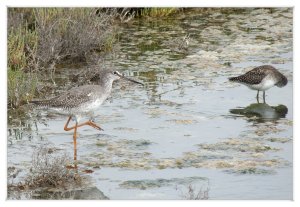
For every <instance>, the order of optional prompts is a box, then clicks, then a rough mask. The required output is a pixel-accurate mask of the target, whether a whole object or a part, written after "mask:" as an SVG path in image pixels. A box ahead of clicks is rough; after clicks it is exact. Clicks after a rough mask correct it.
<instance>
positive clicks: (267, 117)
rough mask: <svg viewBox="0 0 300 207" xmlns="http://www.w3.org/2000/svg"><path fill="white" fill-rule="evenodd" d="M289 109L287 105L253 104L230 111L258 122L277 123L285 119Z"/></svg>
mask: <svg viewBox="0 0 300 207" xmlns="http://www.w3.org/2000/svg"><path fill="white" fill-rule="evenodd" d="M287 112H288V108H287V107H286V106H285V105H281V104H280V105H278V106H270V105H268V104H266V103H253V104H250V105H249V106H247V107H244V108H242V107H240V108H236V109H230V113H232V114H236V115H241V116H245V117H248V118H255V119H251V120H253V121H257V122H266V121H276V120H278V119H280V118H285V116H286V114H287Z"/></svg>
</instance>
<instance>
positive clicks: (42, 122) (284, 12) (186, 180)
mask: <svg viewBox="0 0 300 207" xmlns="http://www.w3.org/2000/svg"><path fill="white" fill-rule="evenodd" d="M121 32H122V36H121V37H122V38H121V39H120V41H121V51H120V54H119V56H118V58H116V59H112V60H107V61H106V62H105V64H106V65H104V67H113V68H115V69H117V70H119V71H122V72H124V73H125V74H126V75H127V76H133V77H134V78H135V79H139V80H142V81H143V82H144V83H145V86H144V87H140V86H136V85H132V84H130V83H125V82H122V81H120V82H117V83H115V84H114V89H113V92H112V94H111V98H110V99H109V100H108V101H106V102H105V103H104V104H103V105H102V106H101V107H100V108H99V109H98V110H97V111H95V121H96V122H97V123H99V124H100V125H101V127H102V128H103V129H104V131H102V132H99V131H96V130H94V129H93V128H87V127H86V128H80V129H79V138H78V139H77V148H78V151H77V156H78V157H77V160H78V170H79V172H80V173H81V174H85V176H88V177H90V179H91V182H92V185H93V186H96V187H97V188H98V189H99V190H100V191H102V192H103V193H104V195H105V196H107V197H108V198H109V199H190V198H191V196H190V195H189V193H188V191H189V187H190V186H191V188H192V189H193V190H194V193H195V194H197V193H198V192H200V193H202V194H203V193H205V192H206V193H207V194H208V198H209V199H292V195H293V193H292V187H293V179H292V169H293V163H292V162H293V157H292V155H293V153H292V149H293V148H292V146H293V137H292V134H293V131H292V125H293V105H292V103H293V99H292V98H293V68H292V66H293V65H292V58H293V57H292V52H293V49H292V10H291V9H272V10H268V9H256V10H254V9H246V10H237V11H235V12H228V11H227V10H221V11H220V10H211V11H209V12H202V13H201V12H200V11H198V12H197V11H196V12H195V11H194V12H187V13H184V14H180V15H177V16H176V17H173V18H172V19H168V20H157V21H145V20H144V21H143V20H140V21H134V22H133V23H131V24H128V25H126V26H124V27H123V28H122V31H121ZM186 34H190V38H191V40H190V42H189V46H188V49H185V50H182V48H178V43H176V41H178V40H179V41H182V38H183V37H184V36H185V35H186ZM263 64H272V65H273V66H274V67H276V68H278V69H279V70H280V71H281V72H282V73H284V74H285V75H286V76H287V77H288V80H289V82H288V84H287V86H285V87H284V88H277V87H273V88H271V89H270V90H268V91H267V92H266V94H267V97H266V101H267V104H268V105H266V107H265V108H259V110H260V111H259V112H261V113H260V114H259V113H258V114H257V113H256V114H255V115H252V116H246V115H245V114H235V113H231V112H232V110H233V109H242V110H246V109H244V108H246V107H248V106H250V105H251V104H256V98H255V96H256V92H255V91H251V90H249V89H248V88H246V87H245V86H242V85H239V84H235V83H230V82H228V80H227V79H228V77H231V76H235V75H238V74H241V73H243V72H245V71H248V70H249V69H251V68H253V67H255V66H258V65H263ZM78 70H81V69H78V68H68V69H62V71H63V72H62V74H61V75H60V77H57V78H58V79H61V80H64V79H65V80H68V76H69V75H71V74H73V73H77V72H78ZM82 70H84V68H82ZM278 105H284V106H285V107H286V108H287V109H288V111H287V113H286V114H285V113H284V115H280V116H279V115H278V114H277V112H276V111H273V110H272V109H273V108H272V107H276V106H278ZM252 106H253V105H252ZM248 108H249V107H248ZM255 110H256V111H257V108H256V109H255ZM26 114H27V115H26V117H27V118H26V119H25V121H23V120H22V121H21V120H20V118H18V117H14V116H13V115H11V117H9V123H10V124H9V126H8V130H9V131H8V135H9V136H8V155H7V156H8V167H10V166H14V167H15V168H17V169H20V170H21V173H19V174H18V176H17V177H16V178H15V181H14V182H17V181H19V180H22V178H24V176H26V173H28V169H29V166H30V163H31V155H32V152H33V150H34V149H35V148H36V147H38V146H40V145H41V144H45V145H51V146H52V147H53V148H54V149H58V151H64V152H65V151H67V152H68V153H69V154H70V156H71V157H72V156H73V143H72V132H65V131H64V130H63V126H64V124H65V122H66V119H67V118H66V117H62V116H58V115H52V114H50V115H48V116H44V115H42V116H36V112H35V111H32V110H29V111H27V112H26ZM266 114H267V115H266ZM266 116H267V117H266ZM28 117H29V118H28ZM86 118H88V117H86ZM21 124H22V127H21V128H20V125H21ZM25 149H26V150H25ZM87 169H89V170H92V173H89V174H86V173H84V171H85V170H87ZM10 199H14V197H10Z"/></svg>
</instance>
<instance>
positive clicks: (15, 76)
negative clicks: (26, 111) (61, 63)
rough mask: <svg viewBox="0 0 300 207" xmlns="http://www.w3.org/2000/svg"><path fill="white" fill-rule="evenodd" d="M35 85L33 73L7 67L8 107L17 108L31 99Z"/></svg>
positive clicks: (35, 79) (35, 80)
mask: <svg viewBox="0 0 300 207" xmlns="http://www.w3.org/2000/svg"><path fill="white" fill-rule="evenodd" d="M36 86H37V77H36V75H35V74H34V73H25V72H23V71H22V70H12V69H10V68H9V69H8V73H7V88H8V90H7V92H8V94H7V95H8V108H12V109H15V108H18V107H19V106H21V105H23V104H25V103H27V102H28V100H31V99H32V98H33V96H34V93H35V89H36Z"/></svg>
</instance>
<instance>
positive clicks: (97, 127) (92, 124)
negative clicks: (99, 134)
mask: <svg viewBox="0 0 300 207" xmlns="http://www.w3.org/2000/svg"><path fill="white" fill-rule="evenodd" d="M88 125H90V126H91V127H94V128H95V129H98V130H99V131H104V129H102V128H101V127H100V126H98V125H97V124H96V123H95V122H93V121H91V120H90V121H89V122H88Z"/></svg>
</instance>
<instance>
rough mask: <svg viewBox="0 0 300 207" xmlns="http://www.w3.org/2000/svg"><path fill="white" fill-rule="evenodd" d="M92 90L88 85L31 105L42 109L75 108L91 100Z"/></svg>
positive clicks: (92, 87)
mask: <svg viewBox="0 0 300 207" xmlns="http://www.w3.org/2000/svg"><path fill="white" fill-rule="evenodd" d="M94 90H95V89H94V86H90V85H88V86H80V87H75V88H72V89H70V90H69V91H67V92H65V93H63V94H61V95H59V96H56V97H54V98H52V99H49V100H44V101H32V102H31V103H34V104H36V105H38V106H42V107H52V108H75V107H78V106H80V105H81V104H83V103H86V102H88V101H90V100H92V97H93V96H92V93H93V92H94Z"/></svg>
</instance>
